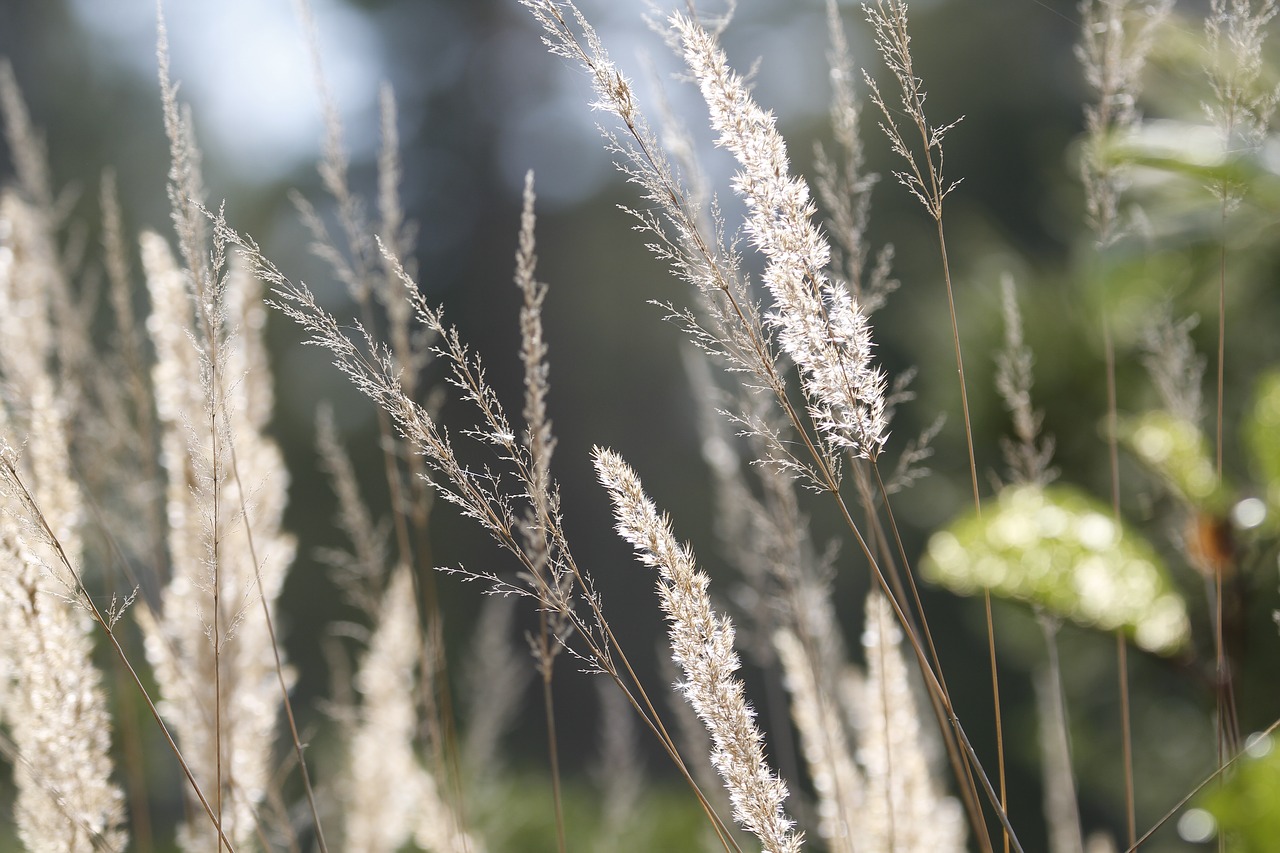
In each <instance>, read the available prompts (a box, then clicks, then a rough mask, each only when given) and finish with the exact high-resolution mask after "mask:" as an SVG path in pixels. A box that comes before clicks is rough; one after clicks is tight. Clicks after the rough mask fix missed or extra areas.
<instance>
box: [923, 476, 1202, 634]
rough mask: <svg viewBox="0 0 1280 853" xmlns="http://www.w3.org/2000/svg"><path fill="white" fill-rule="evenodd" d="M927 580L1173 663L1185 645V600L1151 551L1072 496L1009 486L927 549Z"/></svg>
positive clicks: (1056, 489) (1082, 497)
mask: <svg viewBox="0 0 1280 853" xmlns="http://www.w3.org/2000/svg"><path fill="white" fill-rule="evenodd" d="M921 567H922V569H923V571H924V573H925V577H927V578H929V579H930V580H933V581H936V582H937V583H940V584H942V585H943V586H945V587H947V588H948V589H950V590H952V591H954V592H958V593H960V594H971V593H975V592H977V591H978V590H981V589H983V588H988V589H990V590H991V594H992V595H996V596H999V597H1002V598H1010V599H1014V600H1017V601H1023V602H1026V603H1028V604H1033V605H1037V606H1039V607H1042V608H1044V609H1045V610H1046V611H1048V612H1050V613H1053V614H1056V615H1058V616H1061V617H1063V618H1066V619H1069V620H1071V621H1072V622H1076V623H1078V624H1081V625H1085V626H1089V627H1096V628H1100V629H1102V630H1107V631H1114V630H1116V629H1122V630H1124V631H1125V633H1126V634H1128V635H1129V636H1131V637H1132V638H1133V639H1134V641H1135V642H1136V643H1137V644H1138V646H1140V647H1141V648H1143V649H1146V650H1148V651H1152V652H1156V653H1158V654H1163V655H1170V654H1173V653H1175V652H1177V651H1178V650H1179V649H1180V648H1182V647H1183V646H1184V645H1185V644H1186V643H1187V640H1188V639H1189V636H1190V625H1189V622H1188V620H1187V610H1186V605H1185V604H1184V602H1183V600H1182V597H1181V596H1180V595H1178V593H1177V592H1176V591H1175V590H1174V587H1173V584H1172V583H1171V582H1170V581H1169V576H1168V572H1167V570H1166V569H1165V567H1164V566H1163V564H1162V563H1161V562H1160V558H1159V557H1158V556H1157V555H1156V553H1155V551H1154V549H1152V547H1151V546H1150V545H1149V544H1148V543H1147V542H1146V541H1145V540H1144V539H1142V538H1141V537H1140V536H1137V535H1136V534H1133V533H1132V532H1126V531H1125V530H1124V529H1123V528H1122V527H1121V526H1119V525H1117V524H1116V522H1115V521H1114V520H1113V519H1112V518H1111V513H1110V511H1109V510H1108V509H1106V508H1105V507H1104V506H1103V505H1102V504H1100V503H1099V502H1097V501H1095V500H1094V499H1093V498H1091V497H1089V496H1088V495H1086V494H1084V493H1083V492H1081V491H1079V490H1077V489H1074V488H1072V487H1070V486H1063V485H1056V486H1047V487H1040V486H1031V485H1024V486H1010V487H1008V488H1006V489H1004V491H1002V492H1001V493H1000V495H999V497H998V498H997V500H996V503H995V504H994V505H993V506H989V507H988V508H987V509H985V510H984V512H983V515H982V517H981V518H978V517H977V516H975V515H974V514H972V513H970V514H968V515H966V516H963V517H961V518H959V519H957V520H956V521H954V522H952V523H951V525H950V526H949V527H947V528H946V529H945V530H942V531H941V532H939V533H936V534H934V536H933V537H932V538H930V540H929V545H928V548H927V550H926V553H925V556H924V560H923V561H922V565H921Z"/></svg>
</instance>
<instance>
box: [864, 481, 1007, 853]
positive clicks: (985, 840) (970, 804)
mask: <svg viewBox="0 0 1280 853" xmlns="http://www.w3.org/2000/svg"><path fill="white" fill-rule="evenodd" d="M871 470H872V471H873V472H874V473H875V475H876V484H877V486H878V488H879V490H880V497H881V501H882V502H883V503H884V507H885V514H886V515H887V516H888V519H889V529H890V531H892V533H893V541H894V543H895V545H896V547H897V551H898V559H899V560H900V561H901V563H902V567H903V574H905V575H906V577H907V583H908V585H909V586H910V588H911V598H912V603H913V605H914V606H915V608H916V611H917V612H918V613H919V614H920V624H921V626H922V628H923V631H924V637H925V642H926V643H927V644H928V646H929V656H930V658H931V659H932V661H933V665H934V666H935V667H936V668H937V672H938V684H939V686H940V687H941V688H942V690H943V691H944V692H947V693H949V691H948V688H947V681H946V677H945V676H944V675H943V672H942V662H941V660H940V659H939V657H938V648H937V646H936V645H935V644H934V641H933V632H932V631H931V630H930V629H929V620H928V619H927V618H926V617H925V615H924V603H923V602H922V601H921V600H920V589H919V587H918V586H917V585H916V580H915V574H914V573H913V572H912V571H911V563H910V561H909V560H908V559H907V551H906V548H905V547H904V546H903V544H902V535H901V533H900V531H899V530H898V520H897V518H896V517H895V515H894V513H893V506H892V505H891V504H890V502H889V493H888V490H887V489H886V488H885V483H884V479H883V478H882V477H881V476H880V468H879V466H878V465H876V464H875V463H874V462H873V463H872V466H871ZM930 699H931V702H930V705H931V706H932V707H933V709H934V714H935V715H936V716H937V718H938V725H939V730H940V731H941V732H942V733H943V743H944V744H945V746H946V749H947V757H948V758H949V759H950V761H951V769H952V772H953V773H954V774H955V777H956V779H957V780H958V781H959V782H960V783H961V784H960V790H961V792H962V793H963V794H964V797H963V802H964V805H965V811H966V813H967V814H968V817H969V823H970V825H971V826H972V827H973V831H974V834H975V835H976V836H977V838H978V841H979V843H980V844H982V849H983V850H985V851H987V853H992V846H991V834H990V832H989V831H988V830H987V822H986V821H985V820H984V819H983V817H982V804H981V802H980V801H979V799H978V787H977V782H976V781H975V780H974V777H973V768H972V767H970V766H969V763H968V761H966V760H964V756H963V755H962V754H961V752H960V748H959V746H958V744H957V743H956V742H955V740H954V738H955V733H954V732H953V731H952V730H951V727H950V726H949V725H947V724H946V707H945V706H944V705H943V704H942V702H941V698H940V697H937V696H934V695H933V694H932V693H930Z"/></svg>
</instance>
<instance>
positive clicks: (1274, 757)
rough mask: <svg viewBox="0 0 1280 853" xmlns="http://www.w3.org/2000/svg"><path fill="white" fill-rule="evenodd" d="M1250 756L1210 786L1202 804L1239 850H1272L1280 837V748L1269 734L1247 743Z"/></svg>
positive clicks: (1244, 852) (1263, 852)
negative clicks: (1213, 785) (1216, 783)
mask: <svg viewBox="0 0 1280 853" xmlns="http://www.w3.org/2000/svg"><path fill="white" fill-rule="evenodd" d="M1247 752H1248V756H1247V757H1245V758H1242V759H1240V760H1239V761H1237V762H1236V763H1235V764H1234V765H1233V766H1232V768H1231V770H1229V771H1228V772H1227V775H1226V778H1225V780H1224V781H1223V783H1222V784H1221V786H1215V787H1211V788H1210V789H1209V792H1208V793H1207V794H1206V795H1205V796H1204V798H1203V805H1204V807H1205V808H1206V809H1207V810H1208V811H1209V813H1210V814H1212V815H1213V816H1214V818H1215V819H1216V820H1217V822H1218V828H1219V831H1220V832H1221V833H1224V834H1225V835H1226V836H1227V837H1228V838H1230V840H1231V849H1232V850H1233V851H1238V853H1269V851H1272V850H1275V849H1276V839H1277V838H1280V750H1277V749H1276V748H1275V745H1274V743H1273V742H1272V739H1271V737H1270V736H1267V737H1263V738H1260V739H1259V740H1257V741H1255V742H1254V743H1252V744H1250V746H1249V747H1248V750H1247Z"/></svg>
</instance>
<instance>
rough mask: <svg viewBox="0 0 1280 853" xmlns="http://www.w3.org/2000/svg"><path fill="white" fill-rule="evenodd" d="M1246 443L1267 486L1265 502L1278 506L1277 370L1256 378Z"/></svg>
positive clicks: (1279, 427)
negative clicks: (1256, 383) (1256, 384)
mask: <svg viewBox="0 0 1280 853" xmlns="http://www.w3.org/2000/svg"><path fill="white" fill-rule="evenodd" d="M1244 439H1245V445H1246V446H1247V447H1248V448H1249V453H1250V455H1251V456H1252V458H1253V470H1254V472H1255V473H1256V475H1257V476H1258V477H1259V478H1260V479H1261V481H1262V485H1263V486H1264V487H1265V489H1266V499H1267V503H1268V504H1269V505H1270V507H1271V509H1272V510H1273V511H1275V510H1280V370H1271V371H1269V372H1268V373H1265V374H1264V375H1263V376H1262V378H1261V379H1259V380H1258V386H1257V390H1256V391H1255V392H1254V395H1253V408H1252V409H1251V410H1250V411H1249V414H1248V415H1247V416H1246V418H1245V425H1244Z"/></svg>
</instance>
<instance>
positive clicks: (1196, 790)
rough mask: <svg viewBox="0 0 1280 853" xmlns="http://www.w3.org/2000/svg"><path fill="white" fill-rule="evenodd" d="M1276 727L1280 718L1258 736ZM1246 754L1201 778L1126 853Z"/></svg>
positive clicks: (1279, 727) (1144, 840) (1267, 733)
mask: <svg viewBox="0 0 1280 853" xmlns="http://www.w3.org/2000/svg"><path fill="white" fill-rule="evenodd" d="M1276 729H1280V719H1276V720H1274V721H1273V722H1272V723H1271V725H1269V726H1267V727H1266V728H1265V729H1263V730H1262V732H1261V733H1260V734H1259V735H1258V737H1260V738H1265V737H1269V736H1270V735H1271V734H1272V733H1273V732H1275V730H1276ZM1244 755H1246V753H1245V752H1243V751H1241V752H1237V753H1236V754H1235V755H1232V756H1231V757H1230V758H1228V759H1227V760H1226V762H1224V763H1223V765H1222V766H1221V767H1219V768H1217V769H1216V770H1214V771H1213V772H1212V773H1210V774H1209V775H1208V776H1206V777H1205V778H1204V779H1203V780H1201V782H1200V784H1198V785H1196V786H1195V787H1194V788H1192V789H1191V790H1190V791H1188V792H1187V793H1186V794H1185V795H1184V796H1183V797H1182V799H1180V800H1178V802H1177V803H1175V804H1174V806H1173V808H1171V809H1169V811H1167V812H1165V813H1164V815H1163V816H1162V817H1161V818H1160V819H1159V820H1157V821H1156V822H1155V823H1154V824H1152V825H1151V828H1150V829H1148V830H1147V831H1146V832H1144V833H1142V835H1141V836H1140V837H1139V838H1138V840H1137V841H1135V842H1134V843H1132V844H1130V845H1129V846H1128V847H1127V848H1125V851H1124V853H1133V851H1135V850H1137V849H1138V848H1139V847H1141V846H1142V845H1143V844H1146V843H1147V842H1148V841H1149V840H1150V839H1151V836H1153V835H1155V834H1156V833H1157V832H1159V831H1160V828H1161V827H1162V826H1164V825H1165V824H1166V823H1168V822H1169V821H1171V820H1173V818H1174V816H1175V815H1177V814H1178V812H1180V811H1182V807H1183V806H1185V805H1186V804H1187V803H1189V802H1191V801H1192V800H1193V799H1195V798H1196V796H1197V795H1199V793H1200V792H1201V791H1203V790H1204V789H1205V788H1207V787H1208V786H1209V785H1210V784H1211V783H1212V782H1214V781H1215V780H1217V779H1218V778H1220V777H1221V776H1222V774H1223V773H1225V772H1226V771H1227V770H1228V769H1229V768H1230V767H1231V765H1233V764H1235V763H1236V762H1237V761H1239V760H1240V759H1241V758H1242V757H1243V756H1244Z"/></svg>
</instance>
